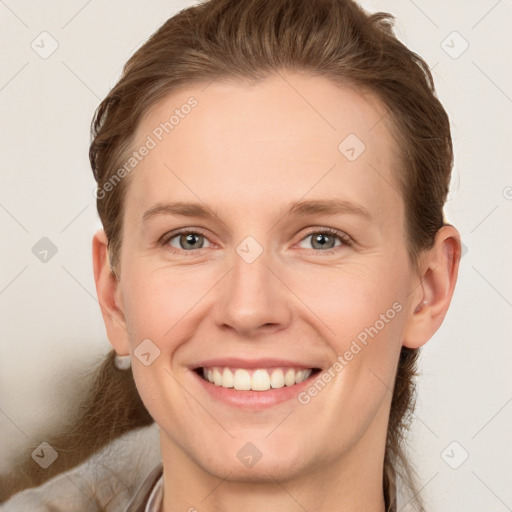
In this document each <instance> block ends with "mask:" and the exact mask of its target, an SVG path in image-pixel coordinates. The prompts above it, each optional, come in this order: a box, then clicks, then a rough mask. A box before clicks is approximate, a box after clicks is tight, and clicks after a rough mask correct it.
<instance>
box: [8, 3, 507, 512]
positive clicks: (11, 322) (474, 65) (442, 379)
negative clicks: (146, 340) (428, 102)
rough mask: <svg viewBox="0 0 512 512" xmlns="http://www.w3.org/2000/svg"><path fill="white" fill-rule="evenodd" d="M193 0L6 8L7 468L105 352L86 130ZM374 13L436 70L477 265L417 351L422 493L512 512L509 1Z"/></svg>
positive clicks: (461, 224) (468, 265)
mask: <svg viewBox="0 0 512 512" xmlns="http://www.w3.org/2000/svg"><path fill="white" fill-rule="evenodd" d="M192 3H193V2H190V1H176V0H174V1H171V0H168V1H162V0H152V1H151V2H148V1H136V0H130V1H126V2H123V3H121V2H112V1H111V2H99V1H97V0H92V1H91V0H89V1H84V0H73V1H67V2H55V1H47V2H41V3H37V2H29V1H21V0H18V1H16V0H6V1H1V2H0V17H1V18H0V19H1V24H2V25H1V26H2V30H1V31H0V38H1V44H2V49H3V50H2V53H1V54H0V55H1V56H0V59H1V66H0V109H1V110H0V119H1V147H0V149H1V152H0V171H1V184H0V226H1V227H0V229H1V232H0V235H1V240H2V251H1V266H0V310H1V314H2V322H1V326H0V328H1V338H0V339H1V346H0V390H1V395H0V430H1V437H0V439H1V441H0V442H1V447H0V452H1V456H0V472H3V471H8V470H9V468H10V464H11V460H12V456H13V455H14V454H17V453H20V452H22V451H23V450H24V449H26V446H28V443H34V442H39V441H44V439H40V438H39V437H38V436H40V432H42V431H48V430H51V429H53V428H58V426H59V425H62V424H63V422H65V421H66V418H69V415H70V414H71V413H72V412H74V410H75V409H74V407H75V406H76V403H77V400H78V398H79V397H80V396H81V392H82V387H83V386H81V383H82V382H83V379H84V376H85V375H86V373H87V371H88V369H89V368H90V366H91V364H93V363H94V362H96V361H98V360H99V359H100V358H101V356H102V355H103V354H105V353H106V352H107V351H108V350H109V348H110V346H109V344H108V341H107V338H106V334H105V329H104V325H103V321H102V318H101V314H100V309H99V306H98V303H97V301H96V294H95V288H94V281H93V275H92V264H91V238H92V235H93V233H94V232H95V230H96V229H98V228H99V227H100V222H99V219H98V216H97V213H96V209H95V198H94V196H93V189H94V185H95V182H94V180H93V177H92V173H91V170H90V167H89V161H88V145H89V126H90V121H91V119H92V116H93V113H94V110H95V108H96V107H97V105H98V104H99V102H100V100H101V99H102V98H103V97H104V96H105V95H106V94H107V92H108V91H109V89H110V88H111V87H112V86H113V85H114V84H115V82H116V80H117V78H118V77H119V75H120V71H121V68H122V66H123V64H124V63H125V61H126V60H127V59H128V58H129V56H130V55H131V54H132V53H133V52H134V51H135V50H136V49H137V48H138V47H139V46H140V45H141V44H142V43H143V42H144V41H145V40H146V39H147V38H148V37H149V36H150V35H151V34H152V33H153V32H154V31H155V30H156V29H157V28H158V27H159V26H160V25H161V24H162V23H163V22H164V21H165V20H166V19H167V18H169V17H170V16H172V15H173V14H174V13H176V12H177V11H178V10H179V9H181V8H183V7H186V6H189V5H191V4H192ZM362 5H363V6H364V7H366V8H367V9H368V10H371V11H375V10H381V11H387V12H390V13H392V14H394V15H395V16H396V18H397V22H396V32H397V35H398V36H399V38H400V39H401V40H402V41H403V42H404V43H405V44H406V45H407V46H408V47H409V48H411V49H412V50H414V51H416V52H417V53H418V54H420V55H421V56H422V57H423V58H424V59H425V60H426V61H427V63H428V64H429V66H430V67H431V69H432V72H433V75H434V78H435V82H436V87H437V90H438V95H439V97H440V99H441V101H442V103H443V104H444V106H445V108H446V109H447V111H448V113H449V115H450V120H451V125H452V134H453V139H454V146H455V155H456V160H455V167H454V170H453V180H452V186H451V191H450V196H449V201H448V203H447V205H446V208H445V212H446V217H447V219H448V221H449V222H450V223H452V224H454V225H455V226H456V227H457V228H458V229H459V231H460V233H461V235H462V240H463V243H464V255H463V258H462V261H461V266H460V272H459V280H458V284H457V289H456V292H455V295H454V298H453V301H452V305H451V308H450V310H449V312H448V315H447V318H446V320H445V322H444V324H443V326H442V327H441V329H440V330H439V331H438V332H437V333H436V334H435V336H434V337H433V338H432V339H431V340H430V341H429V342H428V343H427V345H426V346H425V348H424V349H423V354H422V358H421V374H422V375H421V377H420V378H419V379H418V404H417V409H416V413H415V416H414V425H413V428H412V430H411V436H410V437H411V440H410V446H411V452H412V456H413V460H414V461H415V464H416V465H417V467H418V472H419V475H420V482H421V486H422V490H421V493H422V495H423V496H424V497H425V499H426V500H427V503H429V504H430V510H432V511H436V512H453V511H466V512H471V511H475V512H476V511H479V512H480V511H482V510H485V511H486V512H493V511H495V512H500V511H506V510H512V486H511V485H510V482H511V468H512V443H511V442H510V432H511V430H512V429H511V427H512V403H511V402H512V386H511V381H512V376H511V375H512V372H511V354H512V343H511V331H512V322H511V316H512V315H511V313H512V286H511V270H510V269H511V265H510V262H511V261H512V247H511V246H512V243H511V240H512V237H511V220H512V175H511V172H510V164H509V155H510V135H511V128H512V126H511V125H512V76H511V74H512V71H511V70H512V65H511V64H512V62H511V57H510V55H511V51H512V39H511V38H510V27H512V1H510V0H501V1H496V0H480V1H471V2H468V1H462V0H458V1H451V2H446V1H445V0H429V1H427V0H415V1H412V0H382V1H376V0H375V1H364V2H362ZM43 32H45V34H42V35H41V33H43ZM41 38H44V41H45V43H44V44H41V42H40V41H41ZM56 45H58V47H56ZM43 47H44V48H43ZM54 47H55V48H56V49H55V50H54V51H53V53H51V55H46V54H45V52H50V51H51V50H52V49H53V48H54ZM41 239H44V240H42V241H41ZM46 239H48V240H49V241H51V242H49V241H48V240H46ZM38 244H39V245H38ZM41 247H44V248H45V250H48V254H47V256H45V257H46V261H42V260H41V258H42V255H41V254H40V248H41ZM507 261H508V262H509V264H508V265H507V264H506V262H507ZM28 456H30V452H27V457H28Z"/></svg>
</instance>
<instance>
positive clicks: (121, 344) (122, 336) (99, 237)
mask: <svg viewBox="0 0 512 512" xmlns="http://www.w3.org/2000/svg"><path fill="white" fill-rule="evenodd" d="M92 261H93V268H94V281H95V283H96V294H97V295H98V301H99V303H100V308H101V314H102V315H103V321H104V322H105V327H106V329H107V336H108V339H109V341H110V344H111V345H112V346H113V347H114V349H115V351H116V352H117V354H118V355H121V356H122V355H128V354H129V353H130V344H129V338H128V331H127V327H126V321H125V317H124V313H123V307H122V297H121V293H120V292H121V288H120V285H119V280H118V278H117V277H116V276H115V275H114V273H113V272H112V270H111V268H110V261H109V257H108V240H107V236H106V234H105V232H104V231H103V229H100V230H99V231H97V232H96V233H95V235H94V237H93V240H92Z"/></svg>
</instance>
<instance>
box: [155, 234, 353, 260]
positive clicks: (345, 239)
mask: <svg viewBox="0 0 512 512" xmlns="http://www.w3.org/2000/svg"><path fill="white" fill-rule="evenodd" d="M189 234H193V235H201V236H203V237H205V238H207V237H206V235H205V234H204V233H202V232H201V230H191V229H182V230H178V231H173V232H171V233H167V234H165V235H164V236H162V238H161V239H160V240H159V244H160V245H161V246H164V247H165V246H166V247H167V248H168V249H169V251H170V252H171V253H173V254H180V255H181V254H184V253H185V255H186V256H195V255H197V251H200V250H201V249H202V248H200V249H190V250H188V251H187V250H184V249H175V248H174V247H171V246H169V245H167V244H168V243H169V242H170V241H171V240H172V239H173V238H175V237H177V236H179V235H189ZM319 234H322V235H329V236H333V237H336V238H338V239H339V240H340V241H341V242H342V245H340V246H338V247H333V248H332V249H324V250H322V249H320V250H316V249H309V250H311V251H313V252H316V253H322V254H324V255H330V254H334V253H335V252H337V251H338V250H339V249H342V248H343V247H351V246H352V245H353V243H354V242H353V240H352V238H351V237H350V236H349V235H347V234H346V233H343V231H338V230H336V229H333V228H321V229H316V230H314V231H310V232H309V233H307V234H306V235H305V236H304V237H303V238H301V240H300V241H301V242H302V241H303V240H305V239H306V238H308V237H310V236H312V235H319ZM210 243H211V242H210ZM306 250H308V249H306Z"/></svg>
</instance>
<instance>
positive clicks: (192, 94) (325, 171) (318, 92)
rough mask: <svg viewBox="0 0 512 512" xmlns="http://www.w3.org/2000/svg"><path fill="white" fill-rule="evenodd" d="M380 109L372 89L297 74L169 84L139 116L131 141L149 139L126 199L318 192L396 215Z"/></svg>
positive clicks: (139, 202) (226, 198) (266, 200)
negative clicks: (168, 90)
mask: <svg viewBox="0 0 512 512" xmlns="http://www.w3.org/2000/svg"><path fill="white" fill-rule="evenodd" d="M385 112H386V110H385V108H384V107H383V106H382V105H381V104H380V103H379V101H378V100H377V99H376V98H375V97H374V96H372V95H368V94H366V95H363V94H362V93H360V92H358V91H356V90H355V89H354V88H350V87H345V86H339V85H335V84H333V83H332V82H330V81H328V80H327V79H325V78H323V77H315V76H308V75H304V74H284V73H282V74H276V75H273V76H271V77H269V78H266V79H265V80H262V81H259V82H243V81H235V80H227V81H222V82H217V81H214V82H212V83H210V84H199V85H196V86H192V87H187V88H186V89H182V90H178V91H176V92H173V93H172V94H170V95H169V96H167V97H166V98H164V99H163V100H161V101H160V102H159V103H157V104H156V105H155V106H154V107H153V108H152V109H151V111H150V112H148V113H147V115H146V116H145V117H144V118H143V119H142V121H141V122H140V124H139V127H138V129H137V132H136V136H135V143H134V145H133V147H132V149H133V150H136V149H138V148H140V147H142V146H143V145H146V146H148V147H149V146H151V149H150V150H149V151H146V152H145V153H146V155H145V156H144V157H143V158H141V160H140V162H139V163H138V165H137V167H136V169H135V170H134V172H133V175H132V177H131V178H132V180H131V183H130V186H129V187H128V191H127V198H129V201H128V204H129V206H130V208H131V209H136V210H138V211H142V210H145V209H147V208H149V207H151V206H152V205H154V204H155V203H157V202H165V201H171V200H182V201H183V200H191V201H194V202H197V201H198V200H200V201H204V202H206V203H207V204H211V205H212V206H215V205H218V206H220V207H222V208H225V207H226V205H229V207H230V208H232V210H233V212H235V211H247V209H248V208H250V207H254V208H261V206H263V205H265V206H266V207H267V206H268V207H269V208H270V207H271V206H275V208H279V206H280V205H282V204H285V203H288V202H290V201H294V200H298V199H300V198H302V197H305V196H307V198H308V199H314V198H319V197H326V196H327V197H331V198H334V197H340V198H344V199H350V200H352V201H354V202H358V203H360V204H363V205H364V206H365V207H366V208H368V209H369V210H373V213H375V214H376V217H379V215H381V214H383V213H385V214H386V215H388V216H389V214H390V213H392V212H393V211H395V214H397V215H398V214H400V208H401V198H399V199H400V201H397V195H399V194H398V185H397V184H396V179H395V176H394V175H393V172H392V170H393V169H395V168H396V162H397V157H396V143H395V141H394V139H393V137H392V136H391V133H390V131H389V129H388V126H387V119H386V116H385Z"/></svg>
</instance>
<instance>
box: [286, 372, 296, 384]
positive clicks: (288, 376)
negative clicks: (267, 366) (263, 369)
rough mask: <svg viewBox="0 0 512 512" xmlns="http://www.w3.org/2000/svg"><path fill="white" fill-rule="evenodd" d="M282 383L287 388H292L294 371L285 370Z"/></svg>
mask: <svg viewBox="0 0 512 512" xmlns="http://www.w3.org/2000/svg"><path fill="white" fill-rule="evenodd" d="M284 383H285V384H286V385H287V386H293V385H294V384H295V370H292V369H291V368H290V369H289V370H287V372H286V374H285V376H284Z"/></svg>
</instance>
